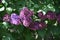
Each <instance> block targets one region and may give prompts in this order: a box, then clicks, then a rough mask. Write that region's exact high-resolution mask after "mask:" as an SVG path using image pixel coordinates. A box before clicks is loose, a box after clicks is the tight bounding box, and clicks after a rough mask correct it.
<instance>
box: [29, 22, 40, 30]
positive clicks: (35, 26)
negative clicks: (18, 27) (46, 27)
mask: <svg viewBox="0 0 60 40" xmlns="http://www.w3.org/2000/svg"><path fill="white" fill-rule="evenodd" d="M29 29H31V30H39V29H40V28H39V22H33V23H31V24H30V26H29Z"/></svg>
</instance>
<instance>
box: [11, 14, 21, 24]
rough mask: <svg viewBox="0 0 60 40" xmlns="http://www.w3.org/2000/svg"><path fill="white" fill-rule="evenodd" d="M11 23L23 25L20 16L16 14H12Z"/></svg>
mask: <svg viewBox="0 0 60 40" xmlns="http://www.w3.org/2000/svg"><path fill="white" fill-rule="evenodd" d="M10 23H11V24H15V25H19V24H21V22H20V18H19V16H18V15H17V14H15V13H12V14H11V20H10Z"/></svg>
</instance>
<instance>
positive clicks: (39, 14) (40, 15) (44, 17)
mask: <svg viewBox="0 0 60 40" xmlns="http://www.w3.org/2000/svg"><path fill="white" fill-rule="evenodd" d="M38 17H39V18H40V19H41V20H45V19H46V15H43V12H39V13H38Z"/></svg>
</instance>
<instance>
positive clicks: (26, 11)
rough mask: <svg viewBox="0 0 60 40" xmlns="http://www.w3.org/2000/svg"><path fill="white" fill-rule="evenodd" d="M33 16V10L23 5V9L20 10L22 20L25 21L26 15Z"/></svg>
mask: <svg viewBox="0 0 60 40" xmlns="http://www.w3.org/2000/svg"><path fill="white" fill-rule="evenodd" d="M31 16H33V12H32V11H31V10H29V9H28V8H27V7H23V9H22V10H21V11H20V19H21V21H23V20H24V18H25V17H31Z"/></svg>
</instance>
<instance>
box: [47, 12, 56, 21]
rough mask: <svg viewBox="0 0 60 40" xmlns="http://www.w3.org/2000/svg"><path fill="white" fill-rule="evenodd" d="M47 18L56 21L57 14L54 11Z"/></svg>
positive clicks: (48, 13)
mask: <svg viewBox="0 0 60 40" xmlns="http://www.w3.org/2000/svg"><path fill="white" fill-rule="evenodd" d="M46 16H47V18H48V19H49V20H54V19H55V18H56V14H55V13H54V12H52V11H48V12H47V14H46Z"/></svg>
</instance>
